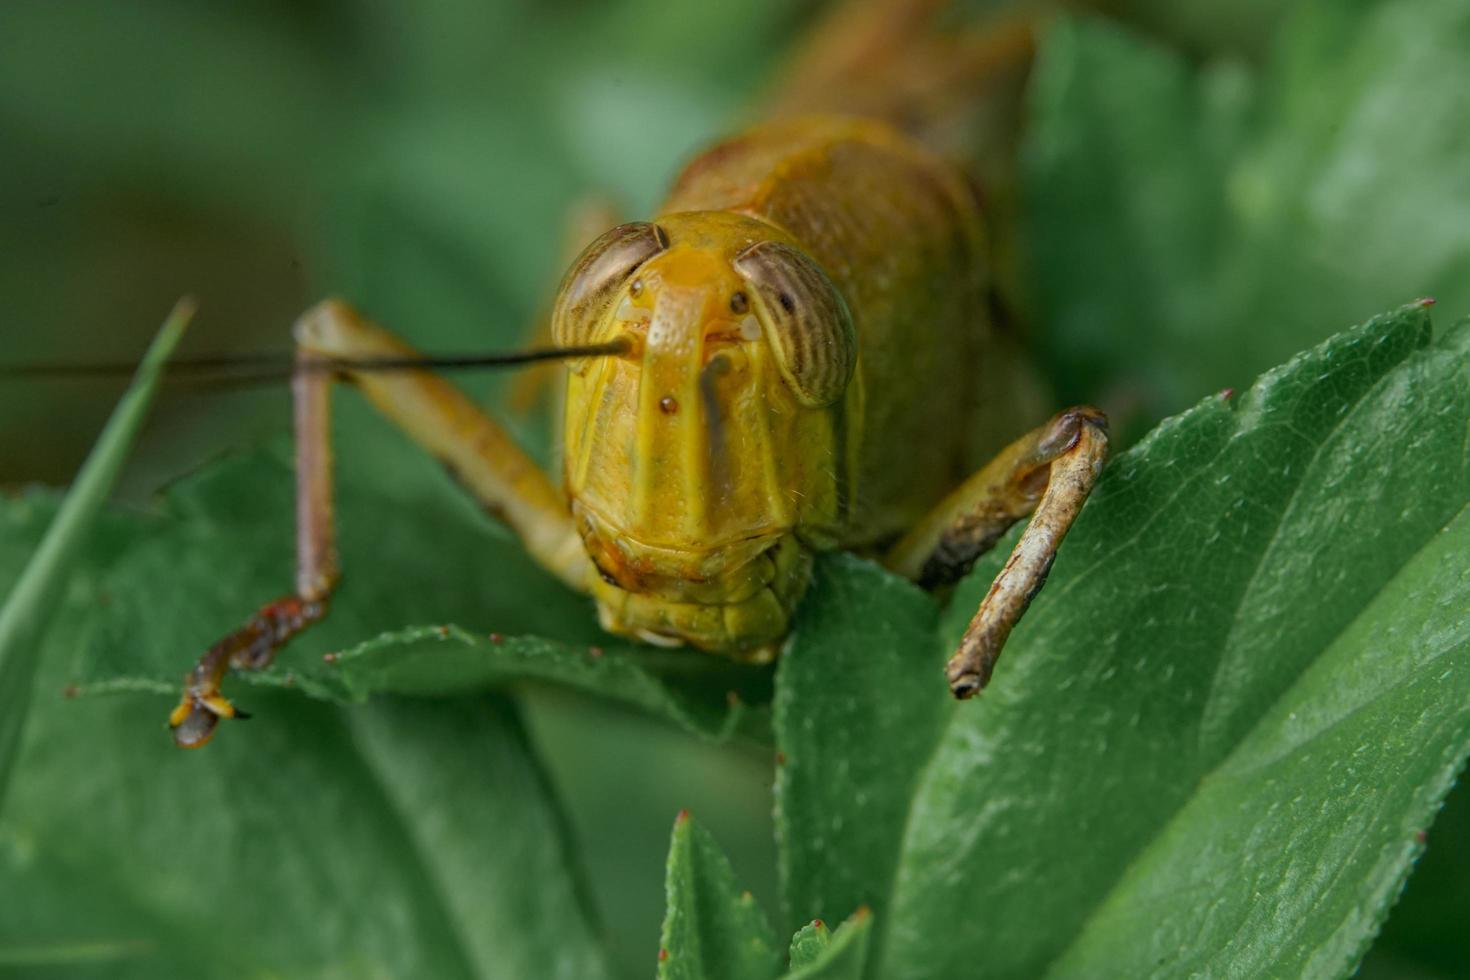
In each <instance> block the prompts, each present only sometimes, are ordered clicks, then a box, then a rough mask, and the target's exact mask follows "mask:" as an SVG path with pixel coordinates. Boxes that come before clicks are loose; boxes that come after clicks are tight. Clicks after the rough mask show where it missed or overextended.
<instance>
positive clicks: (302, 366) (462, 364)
mask: <svg viewBox="0 0 1470 980" xmlns="http://www.w3.org/2000/svg"><path fill="white" fill-rule="evenodd" d="M627 349H628V344H627V342H626V341H622V340H614V341H610V342H608V343H605V344H584V345H582V346H579V347H532V348H530V349H527V350H522V351H509V352H505V353H470V354H426V355H423V356H421V357H362V358H321V359H317V360H313V361H310V362H307V363H298V362H297V360H296V356H295V355H294V354H232V355H222V356H215V357H194V358H182V359H179V360H175V361H170V362H169V363H168V365H167V367H166V369H165V374H166V375H167V376H168V377H170V378H189V379H199V380H217V381H228V382H233V383H240V384H250V383H270V382H273V381H287V380H289V379H290V378H292V377H293V376H295V375H297V374H300V373H302V372H303V371H310V372H325V373H335V372H338V371H347V370H352V371H424V370H434V371H467V370H480V369H485V368H508V367H521V366H524V365H527V364H538V363H541V362H543V361H561V360H568V359H570V358H575V357H602V356H616V355H618V354H622V353H625V352H626V351H627ZM136 369H137V365H136V364H135V363H133V362H131V361H111V362H94V363H85V362H83V363H77V362H37V363H34V364H0V381H30V380H37V379H45V380H66V379H84V378H127V377H131V376H132V374H133V372H134V371H135V370H136Z"/></svg>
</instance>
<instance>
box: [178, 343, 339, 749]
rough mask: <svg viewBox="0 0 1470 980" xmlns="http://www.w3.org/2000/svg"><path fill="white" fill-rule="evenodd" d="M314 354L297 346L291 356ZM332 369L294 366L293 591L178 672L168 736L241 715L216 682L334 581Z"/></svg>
mask: <svg viewBox="0 0 1470 980" xmlns="http://www.w3.org/2000/svg"><path fill="white" fill-rule="evenodd" d="M318 359H319V358H318V357H317V356H316V355H315V354H312V353H311V352H310V351H306V350H301V351H299V352H298V353H297V358H296V360H297V363H298V364H303V363H310V362H311V361H314V360H318ZM331 383H332V378H331V375H330V374H328V373H326V372H322V371H300V372H297V374H296V376H295V377H294V378H292V380H291V396H292V401H293V403H294V409H295V413H294V429H295V435H296V593H295V595H288V596H282V597H281V598H279V599H276V600H275V601H274V602H269V603H266V605H264V606H262V607H261V609H260V611H259V612H257V613H256V614H255V615H254V616H252V617H250V620H249V621H248V622H247V623H246V624H245V625H244V626H242V627H240V628H239V629H238V630H236V631H235V632H233V633H231V634H230V635H229V636H226V637H225V638H224V639H222V640H220V641H219V642H218V643H216V644H215V645H214V646H212V647H210V648H209V652H208V653H206V654H205V655H204V656H203V657H201V658H199V663H197V664H195V665H194V669H193V670H191V671H189V673H188V675H187V676H186V677H185V678H184V696H183V698H182V699H181V700H180V701H179V706H178V707H177V708H175V709H174V711H173V714H172V715H170V716H169V725H170V726H171V727H172V728H173V731H174V742H175V743H176V744H178V745H179V746H181V747H182V748H187V749H192V748H198V747H199V746H201V745H203V744H204V743H205V742H208V741H209V739H210V738H211V737H212V736H213V735H214V730H215V727H216V726H217V725H218V724H219V720H220V719H221V718H245V717H248V716H247V715H245V714H244V713H243V712H240V711H238V710H236V708H235V706H234V705H232V704H231V703H230V702H229V701H228V700H227V699H226V698H225V696H224V695H223V694H221V693H220V682H221V681H222V680H224V676H225V674H226V673H227V672H228V671H229V670H230V669H231V668H234V669H236V670H260V669H262V668H264V667H267V666H269V665H270V662H271V661H272V660H274V659H275V655H276V651H277V650H279V649H280V648H281V647H282V646H284V645H285V643H286V641H287V640H289V639H290V638H291V637H293V636H295V635H296V634H297V633H299V632H301V631H302V630H303V629H305V628H306V627H307V626H308V625H310V624H311V623H314V622H316V621H317V620H318V619H321V618H322V616H323V615H325V614H326V611H327V600H328V599H329V598H330V597H331V594H332V590H333V589H334V588H336V586H337V579H338V577H339V569H338V564H337V542H336V532H335V529H334V527H333V522H332V443H331V405H330V395H331V387H330V386H331Z"/></svg>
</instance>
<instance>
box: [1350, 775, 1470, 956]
mask: <svg viewBox="0 0 1470 980" xmlns="http://www.w3.org/2000/svg"><path fill="white" fill-rule="evenodd" d="M1421 833H1422V832H1421ZM1416 836H1418V835H1417V834H1416ZM1467 908H1470V783H1467V782H1465V781H1464V780H1463V779H1462V780H1461V782H1460V784H1459V785H1458V786H1456V787H1455V789H1454V790H1453V791H1452V792H1451V793H1450V795H1449V798H1448V799H1447V800H1446V801H1445V806H1444V811H1443V812H1442V813H1440V814H1439V815H1438V816H1436V817H1435V818H1434V827H1433V828H1432V829H1431V830H1430V831H1429V833H1428V834H1427V835H1425V844H1424V854H1423V856H1422V857H1420V858H1419V860H1418V861H1417V862H1416V863H1415V867H1414V876H1413V877H1412V878H1410V879H1409V887H1408V889H1407V890H1406V891H1405V892H1404V894H1403V896H1402V897H1401V898H1400V899H1399V901H1398V903H1397V904H1396V905H1394V907H1393V913H1392V914H1391V915H1390V916H1389V917H1388V922H1387V924H1385V926H1384V928H1383V933H1382V934H1381V935H1380V936H1379V937H1378V938H1377V939H1376V940H1375V941H1374V943H1373V948H1372V950H1370V951H1369V953H1368V957H1367V959H1365V960H1364V961H1363V968H1362V970H1361V971H1359V974H1358V975H1359V976H1361V977H1364V978H1365V980H1388V978H1391V977H1402V976H1406V975H1408V974H1409V973H1410V972H1411V971H1413V973H1414V975H1415V976H1420V975H1422V976H1425V977H1441V978H1448V977H1454V976H1456V975H1458V974H1459V973H1460V972H1461V970H1462V969H1463V967H1464V964H1465V948H1466V937H1465V914H1464V913H1465V909H1467Z"/></svg>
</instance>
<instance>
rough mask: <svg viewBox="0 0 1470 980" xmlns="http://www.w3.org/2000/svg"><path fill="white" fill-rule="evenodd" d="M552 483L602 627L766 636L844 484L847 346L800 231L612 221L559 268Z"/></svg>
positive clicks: (723, 215)
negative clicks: (587, 354)
mask: <svg viewBox="0 0 1470 980" xmlns="http://www.w3.org/2000/svg"><path fill="white" fill-rule="evenodd" d="M553 326H554V330H555V332H556V335H557V340H558V342H559V343H563V344H568V343H599V342H604V341H613V340H618V341H622V342H623V343H624V353H623V354H621V355H619V356H614V357H603V358H591V359H588V360H586V361H583V362H581V363H577V364H574V365H573V367H572V374H571V379H570V384H569V386H568V393H567V403H566V422H565V426H566V427H565V457H564V467H565V480H566V489H567V493H568V497H569V498H570V501H571V506H572V509H573V513H574V515H575V517H576V519H577V523H578V527H579V529H580V531H581V534H582V539H583V542H584V543H585V545H586V548H587V552H588V556H589V557H590V558H591V560H592V563H593V565H594V566H595V568H596V570H597V573H598V575H597V576H596V579H595V581H593V583H592V587H593V592H594V595H595V596H596V597H597V599H598V603H599V608H600V611H601V615H602V618H603V622H604V624H605V625H606V626H607V627H608V628H609V629H612V630H614V631H617V632H622V633H628V634H633V635H637V636H641V637H643V638H645V639H650V640H655V641H657V640H669V641H683V642H690V643H693V644H695V645H696V646H700V647H704V648H707V649H714V650H722V651H726V652H740V651H750V650H752V649H760V648H768V647H769V644H771V643H772V642H774V641H775V640H777V639H779V638H780V637H781V636H783V635H784V634H785V632H786V630H787V628H788V626H789V622H788V621H789V618H790V613H791V610H792V609H793V608H794V607H795V604H796V601H797V600H798V599H799V598H800V595H801V592H802V591H803V590H804V589H805V586H806V582H807V578H808V572H809V568H810V554H811V551H812V550H813V549H815V548H820V547H823V546H826V545H830V544H831V543H832V542H833V541H834V540H835V538H836V537H837V535H838V534H839V533H840V530H841V528H842V526H843V523H844V521H845V520H846V518H847V510H848V501H849V497H850V494H851V492H852V487H851V485H850V484H851V469H852V468H851V465H850V460H851V456H852V452H851V450H852V446H853V444H852V442H851V441H850V440H851V437H852V435H853V434H854V432H853V424H854V423H855V421H856V418H855V415H856V406H857V401H856V399H857V397H858V392H857V390H856V389H857V387H858V386H857V385H856V384H854V383H852V378H853V377H854V374H855V370H856V361H857V347H856V337H855V332H854V327H853V323H852V319H851V316H850V314H849V312H848V309H847V306H846V304H845V303H844V302H843V299H842V297H841V296H840V295H839V293H838V291H837V289H836V287H835V286H833V284H832V283H831V281H830V280H829V279H828V278H827V276H826V275H825V274H824V273H823V272H822V271H821V270H820V269H819V268H818V267H817V265H816V263H815V262H813V261H812V260H811V259H810V258H808V257H806V255H805V254H804V253H803V252H802V251H801V250H800V246H799V244H798V243H796V242H795V241H793V240H792V239H791V238H790V237H789V236H788V235H786V234H785V233H784V232H782V231H780V230H779V229H777V228H775V227H773V226H771V225H769V224H766V223H764V222H761V221H758V220H755V219H752V218H747V217H744V216H741V215H736V214H731V213H727V212H695V213H684V214H672V215H666V216H664V217H662V218H660V219H659V220H658V222H657V224H648V223H639V224H634V225H624V226H621V227H620V228H617V229H614V230H613V231H611V232H609V233H608V234H606V235H604V236H603V237H602V238H600V239H598V241H596V242H594V243H593V244H592V245H591V246H589V248H588V249H587V251H586V252H584V253H583V256H582V257H581V258H580V259H579V260H578V261H577V263H576V264H575V265H574V266H573V268H572V271H571V272H570V273H568V276H567V278H566V280H565V281H564V282H563V284H562V288H561V291H560V293H559V294H558V299H557V303H556V307H555V312H554V315H553Z"/></svg>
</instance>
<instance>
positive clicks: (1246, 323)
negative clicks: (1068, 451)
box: [1024, 0, 1470, 428]
mask: <svg viewBox="0 0 1470 980" xmlns="http://www.w3.org/2000/svg"><path fill="white" fill-rule="evenodd" d="M1467 48H1470V8H1466V6H1465V5H1464V4H1463V3H1460V2H1458V0H1415V2H1387V3H1339V2H1336V0H1311V2H1307V3H1303V4H1298V5H1296V9H1295V11H1294V12H1293V14H1292V16H1290V17H1289V18H1288V19H1287V22H1286V23H1285V25H1284V26H1283V27H1282V29H1281V30H1279V31H1278V32H1276V34H1275V42H1274V45H1273V48H1272V51H1271V54H1270V57H1269V59H1268V60H1267V62H1266V64H1265V65H1264V66H1263V67H1262V68H1260V69H1252V68H1249V67H1247V66H1245V65H1242V64H1240V63H1237V62H1231V61H1219V60H1216V61H1208V62H1205V63H1204V64H1203V65H1202V66H1200V67H1193V66H1191V65H1190V64H1188V63H1187V62H1186V61H1185V60H1184V59H1183V58H1182V57H1181V56H1180V55H1178V54H1177V53H1173V52H1170V51H1167V50H1165V49H1162V48H1160V47H1157V46H1155V45H1152V44H1149V43H1146V42H1144V41H1142V40H1140V39H1138V38H1137V37H1134V36H1131V35H1129V34H1128V33H1126V32H1125V31H1124V30H1123V29H1121V28H1119V27H1116V26H1109V25H1105V24H1103V23H1101V22H1094V21H1071V22H1064V23H1062V24H1061V25H1059V26H1058V27H1057V29H1055V30H1051V31H1049V32H1048V33H1047V36H1046V39H1045V43H1044V45H1043V47H1042V50H1041V53H1040V57H1039V61H1038V64H1037V69H1036V73H1035V76H1034V86H1033V88H1032V91H1031V96H1030V101H1031V105H1030V113H1031V120H1032V124H1031V128H1030V131H1029V135H1028V137H1027V144H1026V148H1025V154H1024V170H1025V176H1026V190H1027V222H1028V225H1029V234H1028V239H1029V241H1030V243H1031V246H1032V256H1031V263H1030V264H1031V268H1032V269H1033V270H1034V272H1035V282H1034V292H1035V300H1036V302H1037V305H1038V307H1039V310H1038V312H1039V313H1040V314H1041V316H1040V320H1041V322H1042V324H1043V326H1044V336H1043V338H1042V339H1043V341H1044V343H1045V346H1046V352H1047V356H1048V360H1049V362H1050V364H1051V366H1052V368H1053V369H1054V370H1055V372H1056V373H1057V377H1058V379H1059V381H1060V382H1061V384H1062V387H1063V389H1064V390H1063V397H1064V398H1066V399H1068V400H1082V399H1089V400H1096V399H1101V400H1103V401H1104V403H1105V404H1104V407H1105V408H1112V407H1116V408H1117V409H1118V412H1116V413H1115V414H1117V415H1119V416H1120V419H1119V420H1123V419H1122V417H1124V416H1128V415H1130V414H1131V415H1132V416H1134V417H1139V416H1141V419H1140V421H1142V422H1144V423H1145V425H1144V426H1143V428H1146V427H1147V424H1146V423H1148V422H1151V420H1152V419H1155V418H1158V417H1159V416H1161V415H1163V414H1166V413H1169V412H1173V411H1177V410H1178V409H1180V408H1181V407H1183V406H1184V405H1186V404H1188V403H1190V402H1192V401H1193V400H1194V399H1196V398H1198V397H1199V396H1200V395H1201V394H1203V393H1205V392H1209V391H1213V390H1218V389H1220V388H1224V387H1228V386H1241V385H1243V384H1244V383H1245V382H1246V381H1247V380H1248V379H1249V378H1250V377H1251V376H1252V375H1254V374H1255V373H1257V372H1258V371H1261V370H1263V369H1264V368H1266V367H1267V366H1269V365H1271V364H1275V363H1278V362H1280V361H1282V360H1284V359H1285V358H1287V357H1288V356H1290V355H1291V354H1293V353H1294V352H1296V351H1297V350H1300V349H1302V348H1303V347H1306V346H1308V345H1310V344H1312V343H1315V342H1317V341H1318V340H1319V339H1321V338H1322V337H1323V336H1325V335H1326V334H1327V333H1328V332H1329V330H1330V329H1332V328H1333V327H1334V326H1336V325H1338V324H1344V323H1354V322H1359V321H1361V320H1363V319H1364V318H1366V317H1367V316H1368V315H1370V314H1371V313H1373V312H1376V311H1378V310H1382V309H1387V308H1391V307H1393V306H1395V305H1397V304H1399V303H1403V302H1406V301H1408V300H1411V299H1413V298H1414V297H1415V296H1424V295H1429V296H1435V297H1437V298H1438V299H1439V300H1440V302H1441V303H1443V304H1444V305H1445V306H1446V307H1447V308H1449V309H1452V310H1455V311H1463V310H1466V309H1470V276H1466V275H1465V269H1466V268H1467V266H1470V217H1467V215H1466V214H1465V212H1464V210H1463V207H1462V203H1461V202H1464V201H1466V200H1470V170H1467V168H1466V167H1465V166H1464V160H1465V159H1466V158H1467V156H1470V130H1467V128H1466V127H1465V126H1464V125H1463V120H1464V119H1465V118H1466V117H1467V115H1470V60H1467V59H1466V58H1465V57H1464V56H1463V55H1464V52H1465V51H1466V50H1467Z"/></svg>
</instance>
